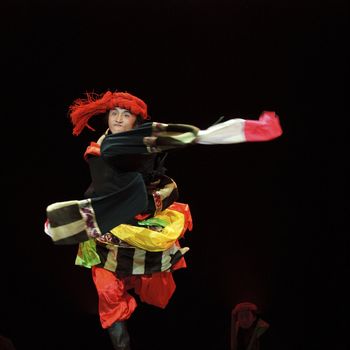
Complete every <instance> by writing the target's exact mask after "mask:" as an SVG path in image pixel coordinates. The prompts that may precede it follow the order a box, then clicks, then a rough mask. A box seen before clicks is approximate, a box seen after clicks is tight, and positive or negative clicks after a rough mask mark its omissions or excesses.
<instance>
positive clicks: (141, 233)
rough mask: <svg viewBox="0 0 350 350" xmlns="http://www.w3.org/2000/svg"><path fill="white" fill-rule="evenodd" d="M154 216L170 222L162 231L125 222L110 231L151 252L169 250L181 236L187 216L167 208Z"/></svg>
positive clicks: (127, 241)
mask: <svg viewBox="0 0 350 350" xmlns="http://www.w3.org/2000/svg"><path fill="white" fill-rule="evenodd" d="M154 217H156V218H160V219H162V220H165V221H166V222H168V223H169V224H168V225H167V226H166V227H164V228H163V229H162V231H160V232H158V231H153V230H150V229H148V228H145V227H139V226H132V225H125V224H122V225H119V226H116V227H114V228H113V229H112V230H111V231H110V232H111V233H112V234H113V235H115V236H117V237H118V238H120V239H121V240H123V241H125V242H126V243H128V244H130V245H132V246H135V247H138V248H141V249H144V250H148V251H150V252H160V251H163V250H167V249H169V248H170V247H171V246H172V245H173V244H174V243H175V242H176V240H177V239H178V238H179V237H180V235H181V233H182V230H183V227H184V224H185V216H184V214H182V213H180V212H178V211H176V210H170V209H165V210H163V211H161V212H160V213H159V214H157V215H155V216H154Z"/></svg>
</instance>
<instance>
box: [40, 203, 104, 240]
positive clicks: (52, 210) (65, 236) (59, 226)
mask: <svg viewBox="0 0 350 350" xmlns="http://www.w3.org/2000/svg"><path fill="white" fill-rule="evenodd" d="M46 215H47V219H48V222H49V231H50V236H51V238H52V240H53V242H54V243H56V244H76V243H79V242H83V241H86V240H88V239H89V238H90V237H96V236H99V235H101V232H100V230H99V228H98V225H97V223H96V219H95V215H94V210H93V208H92V206H91V202H90V200H89V199H85V200H81V201H78V200H73V201H66V202H57V203H54V204H51V205H49V206H48V207H47V208H46Z"/></svg>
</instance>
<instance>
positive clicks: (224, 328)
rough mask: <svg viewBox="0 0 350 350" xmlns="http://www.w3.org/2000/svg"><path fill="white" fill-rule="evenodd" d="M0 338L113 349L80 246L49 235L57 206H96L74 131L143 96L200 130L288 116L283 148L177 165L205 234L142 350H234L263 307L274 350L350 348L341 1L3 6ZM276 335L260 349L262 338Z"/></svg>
mask: <svg viewBox="0 0 350 350" xmlns="http://www.w3.org/2000/svg"><path fill="white" fill-rule="evenodd" d="M0 6H1V21H0V26H1V34H2V40H1V48H2V54H1V56H2V79H1V82H2V84H1V85H2V87H3V90H4V91H3V93H2V102H1V105H2V106H1V107H2V118H1V120H2V123H1V130H2V136H3V137H2V141H3V142H2V157H1V159H2V166H1V184H2V187H3V188H2V193H4V194H5V196H2V198H3V199H4V201H3V203H2V204H3V209H2V220H1V221H2V223H3V226H2V227H3V229H2V232H1V234H2V237H3V239H2V244H1V248H2V249H1V251H2V253H1V264H2V269H1V271H2V277H1V292H2V297H1V304H0V307H1V310H0V317H1V318H0V332H1V333H2V334H3V335H5V336H7V337H9V338H10V339H12V341H13V342H14V344H15V346H16V349H17V350H22V349H28V348H34V349H43V350H48V349H50V350H56V349H63V348H64V349H67V350H71V349H72V350H73V349H76V350H78V349H84V350H89V349H111V345H110V343H109V339H108V336H107V334H106V332H105V331H103V330H102V328H101V327H100V323H99V319H98V315H97V295H96V292H95V289H94V285H93V283H92V280H91V277H90V271H89V270H88V269H84V268H81V267H78V266H75V265H74V260H75V255H76V250H77V247H75V246H55V245H53V244H52V242H51V241H50V238H49V237H48V236H46V235H45V233H44V231H43V224H44V221H45V209H46V206H47V205H49V204H51V203H53V202H56V201H64V200H70V199H80V198H82V193H83V192H84V191H85V189H86V187H87V185H88V184H89V175H88V169H87V165H86V163H85V162H84V160H83V158H82V154H83V152H84V150H85V148H86V145H87V144H88V142H90V140H92V139H97V137H98V136H99V134H98V133H93V132H91V131H89V130H86V131H84V132H83V133H82V134H81V135H80V136H79V137H74V136H73V135H72V127H71V125H70V122H69V119H68V116H67V112H68V106H69V105H70V104H71V103H72V101H73V100H74V99H76V98H79V97H84V96H83V94H84V93H85V92H86V91H95V92H97V93H101V92H104V91H105V90H107V89H111V90H115V89H118V90H121V91H128V92H131V93H133V94H135V95H137V96H139V97H140V98H142V99H143V100H145V101H146V102H147V103H148V106H149V113H150V114H151V116H152V119H153V120H154V121H160V122H173V123H188V124H193V125H196V126H198V127H200V128H201V129H205V128H207V127H208V126H210V125H211V124H213V123H214V122H215V121H216V120H217V119H218V118H219V117H220V116H225V117H226V119H228V118H236V117H241V118H245V119H258V117H259V115H260V113H261V112H262V111H265V110H267V111H275V112H276V113H277V114H278V115H279V116H280V121H281V125H282V128H283V130H284V133H283V135H282V136H281V137H280V138H278V139H275V140H273V141H270V142H261V143H244V144H236V145H225V146H223V145H215V146H201V145H197V146H195V147H192V148H188V149H186V150H181V151H176V152H174V153H172V154H171V155H169V156H168V158H167V168H168V174H169V175H171V176H172V177H173V178H174V179H175V180H176V182H177V184H178V186H179V190H180V201H182V202H185V203H189V204H190V206H191V211H192V216H193V220H194V228H193V231H192V232H189V233H188V234H187V236H186V238H185V239H184V241H183V242H182V244H183V245H186V246H189V247H190V251H189V252H188V253H187V257H186V260H187V263H188V268H187V269H183V270H180V271H177V272H176V273H175V274H174V278H175V280H176V283H177V290H176V292H175V294H174V296H173V298H172V300H171V301H170V303H169V305H168V307H167V308H166V309H165V310H161V309H156V308H154V307H151V306H148V305H145V304H142V303H139V306H138V308H137V309H136V311H135V312H134V314H133V315H132V317H131V319H130V321H129V330H130V334H131V337H132V341H133V350H138V349H152V350H156V349H164V348H166V349H197V348H198V349H199V348H200V349H210V350H211V349H213V350H221V349H223V350H224V349H229V327H230V313H231V310H232V308H233V307H234V306H235V305H236V304H237V303H239V302H241V301H247V300H249V301H252V302H255V303H256V304H257V305H258V306H259V308H260V310H261V313H262V315H263V318H264V319H265V320H266V321H268V322H269V323H270V325H271V327H270V329H269V331H268V332H267V333H266V334H265V335H264V336H263V338H264V339H265V343H266V344H265V347H264V348H262V350H265V349H269V350H270V349H271V350H275V349H276V350H277V349H278V350H281V349H283V350H299V349H325V348H327V349H332V350H346V349H350V341H349V337H348V336H347V330H348V326H349V324H348V318H349V317H348V313H349V297H348V296H349V289H348V288H347V280H348V276H349V267H350V261H349V248H350V247H349V246H350V244H349V229H348V227H346V225H345V220H346V219H347V218H348V216H349V205H348V195H346V185H347V175H346V173H347V169H348V159H349V158H348V155H347V152H346V144H347V137H348V136H347V134H348V129H347V126H346V122H347V120H348V118H349V114H348V101H349V100H348V94H347V90H346V88H347V85H348V78H349V55H348V53H347V47H348V45H349V37H348V35H347V30H348V29H349V28H348V27H349V11H348V10H349V9H348V6H347V2H346V1H345V0H344V1H342V0H333V1H323V2H320V1H298V0H296V1H289V0H286V1H282V0H281V1H273V0H260V1H258V0H237V1H229V0H226V1H225V0H212V1H209V0H187V1H184V0H167V1H160V0H152V1H135V0H127V1H117V0H115V1H112V0H100V1H90V0H85V1H82V0H80V1H74V0H71V1H67V0H66V1H63V0H61V1H56V0H51V1H43V0H42V1H39V0H38V1H35V0H33V1H25V0H13V1H9V0H5V1H2V2H1V5H0ZM263 338H262V339H263Z"/></svg>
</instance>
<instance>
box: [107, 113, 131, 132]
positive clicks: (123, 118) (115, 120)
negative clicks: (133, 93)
mask: <svg viewBox="0 0 350 350" xmlns="http://www.w3.org/2000/svg"><path fill="white" fill-rule="evenodd" d="M136 119H137V117H136V115H134V114H132V113H131V112H130V111H128V110H127V109H123V108H119V107H115V108H114V109H111V110H110V111H109V114H108V127H109V130H110V131H111V133H112V134H116V133H118V132H123V131H128V130H131V129H132V128H133V127H134V125H135V122H136Z"/></svg>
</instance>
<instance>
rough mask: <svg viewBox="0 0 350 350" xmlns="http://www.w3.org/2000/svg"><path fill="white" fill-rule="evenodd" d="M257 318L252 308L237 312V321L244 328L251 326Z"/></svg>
mask: <svg viewBox="0 0 350 350" xmlns="http://www.w3.org/2000/svg"><path fill="white" fill-rule="evenodd" d="M255 319H256V316H255V315H254V314H253V313H252V312H251V311H250V310H243V311H239V312H238V313H237V321H238V323H239V326H240V327H242V328H244V329H247V328H249V327H250V326H251V325H252V324H253V322H254V321H255Z"/></svg>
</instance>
